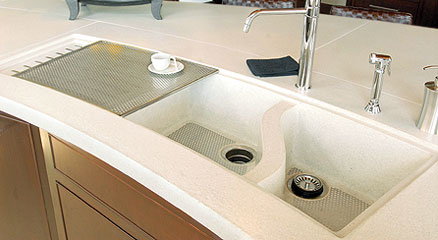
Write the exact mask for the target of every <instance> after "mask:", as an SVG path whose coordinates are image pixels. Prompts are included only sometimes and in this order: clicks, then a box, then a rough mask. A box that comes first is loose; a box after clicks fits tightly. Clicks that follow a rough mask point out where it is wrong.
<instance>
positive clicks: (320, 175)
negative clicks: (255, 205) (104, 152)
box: [126, 73, 436, 237]
mask: <svg viewBox="0 0 438 240" xmlns="http://www.w3.org/2000/svg"><path fill="white" fill-rule="evenodd" d="M126 119H128V120H131V121H133V122H135V123H137V124H140V125H143V126H144V127H146V128H149V129H151V130H153V131H156V132H157V133H159V134H162V135H164V136H167V137H169V138H170V139H171V140H172V141H175V142H176V143H177V144H182V145H184V146H185V147H187V148H188V149H190V150H191V151H194V152H195V153H198V154H201V155H203V156H205V157H206V158H207V159H209V160H212V161H215V162H217V163H218V165H219V166H222V167H225V168H227V169H229V170H230V171H234V172H235V173H237V174H240V175H242V177H244V178H246V179H248V180H249V181H250V182H253V183H254V184H257V185H259V186H260V187H262V188H263V189H265V190H266V191H268V192H271V193H272V194H275V195H276V196H277V197H279V198H281V199H282V200H284V201H285V202H287V203H289V204H290V205H291V206H293V207H295V208H297V209H299V210H300V211H302V212H304V213H305V214H307V215H308V216H309V217H311V218H313V219H314V220H316V221H317V222H319V223H320V224H321V225H322V226H323V227H325V228H326V229H327V230H329V231H331V232H332V233H334V234H335V235H337V236H340V237H342V236H345V235H346V234H348V233H349V232H350V231H351V230H352V229H353V228H354V227H355V226H357V225H358V224H359V223H360V222H362V221H363V220H364V219H366V218H367V217H368V216H370V215H371V214H372V213H374V212H375V211H376V210H377V209H378V208H379V207H381V206H383V205H384V204H385V203H386V202H387V201H389V200H390V199H391V198H392V197H394V196H395V195H396V194H397V193H399V192H400V191H401V190H403V189H404V188H405V187H406V186H407V185H408V184H409V183H410V182H412V181H413V180H414V179H415V178H416V177H418V176H419V175H421V174H422V173H423V172H424V171H425V170H426V169H427V168H428V167H430V166H431V165H432V164H433V163H435V162H436V159H435V156H434V154H433V153H432V152H430V151H428V150H427V149H423V148H422V147H421V146H417V145H415V144H414V143H411V142H409V141H408V140H405V139H402V138H400V137H396V136H392V135H390V134H389V133H387V132H386V131H385V130H384V129H378V128H376V127H374V126H372V124H371V123H369V122H360V121H359V120H357V119H354V118H351V117H350V116H343V115H341V114H339V113H335V112H331V111H329V110H327V109H323V108H321V107H318V106H313V105H310V104H307V103H303V102H300V101H297V100H295V99H293V98H290V97H285V96H282V95H280V94H278V93H275V92H273V91H270V90H267V89H265V88H261V87H259V86H256V85H253V84H251V83H249V82H246V81H243V80H240V79H236V78H233V77H230V76H227V75H224V74H222V73H221V74H216V75H213V76H210V77H208V78H205V79H203V80H201V81H198V82H196V83H194V84H192V85H190V86H188V87H186V88H184V89H183V90H181V91H179V92H177V93H174V94H172V95H170V96H168V97H166V98H164V99H162V100H160V101H158V102H156V103H154V104H152V105H149V106H147V107H145V108H143V109H140V110H138V111H136V112H134V113H132V114H130V115H128V116H126ZM301 174H303V176H308V175H310V176H311V177H315V178H316V179H317V180H319V183H317V185H319V184H320V185H322V186H323V188H324V191H323V193H322V194H321V195H320V196H318V197H316V198H303V197H302V196H298V195H297V194H296V192H294V191H293V190H292V186H291V183H292V182H293V180H294V177H296V176H298V175H301ZM309 183H310V184H312V182H311V181H309ZM314 184H315V183H314ZM307 187H309V185H307ZM315 209H316V210H315Z"/></svg>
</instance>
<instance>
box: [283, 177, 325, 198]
mask: <svg viewBox="0 0 438 240" xmlns="http://www.w3.org/2000/svg"><path fill="white" fill-rule="evenodd" d="M288 187H289V189H290V190H291V191H292V192H293V193H294V194H295V195H297V196H298V197H302V198H316V197H318V196H320V195H321V194H322V193H323V191H324V184H323V182H322V181H321V180H320V179H319V178H317V177H315V176H313V175H310V174H306V173H301V174H298V175H296V176H295V177H293V178H291V179H290V180H289V181H288Z"/></svg>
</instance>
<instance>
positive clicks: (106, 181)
mask: <svg viewBox="0 0 438 240" xmlns="http://www.w3.org/2000/svg"><path fill="white" fill-rule="evenodd" d="M50 141H51V146H52V151H53V161H54V166H55V168H56V169H57V170H58V171H60V172H61V173H62V174H64V175H65V176H67V177H68V178H70V179H72V180H73V181H74V182H76V183H77V184H79V185H80V186H81V187H83V188H84V189H86V190H87V191H89V192H90V193H92V194H93V195H94V196H95V197H96V198H98V199H99V200H100V201H102V202H104V203H105V204H106V205H108V206H109V207H110V208H112V209H113V210H115V211H116V212H118V213H120V214H121V215H122V216H124V217H125V218H126V219H129V220H130V221H131V222H132V223H133V224H135V225H137V226H138V227H140V228H141V229H143V230H144V231H145V232H147V233H148V234H150V235H151V236H153V237H154V238H156V239H193V240H194V239H219V238H218V237H217V236H216V235H214V234H213V233H212V232H211V231H209V230H208V229H207V228H205V227H203V226H202V225H201V224H199V223H197V222H196V221H195V220H193V219H192V218H191V217H190V216H188V215H187V214H185V213H184V212H182V211H181V210H179V209H177V208H176V207H174V206H173V205H171V204H170V203H168V202H167V201H165V200H164V199H162V198H161V197H160V196H158V195H156V194H155V193H153V192H152V191H150V190H149V189H147V188H145V187H144V186H142V185H141V184H139V183H138V182H136V181H134V180H133V179H131V178H129V177H128V176H126V175H124V174H123V173H121V172H120V171H118V170H116V169H114V168H113V167H111V166H109V165H108V164H106V163H104V162H103V161H101V160H100V159H98V158H96V157H94V156H92V155H90V154H88V153H86V152H84V151H82V150H81V149H78V148H77V147H74V146H73V145H71V144H68V143H65V142H63V141H61V140H59V139H57V138H55V137H53V136H50Z"/></svg>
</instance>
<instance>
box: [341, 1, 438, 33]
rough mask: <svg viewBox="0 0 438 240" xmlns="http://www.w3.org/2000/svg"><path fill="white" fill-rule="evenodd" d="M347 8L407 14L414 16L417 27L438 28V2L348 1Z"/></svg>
mask: <svg viewBox="0 0 438 240" xmlns="http://www.w3.org/2000/svg"><path fill="white" fill-rule="evenodd" d="M347 6H354V7H365V8H370V9H376V10H385V11H400V12H407V13H410V14H412V15H413V16H414V24H415V25H421V26H428V27H438V1H437V0H385V1H382V0H347Z"/></svg>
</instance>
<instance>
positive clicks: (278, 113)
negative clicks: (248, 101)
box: [245, 101, 296, 197]
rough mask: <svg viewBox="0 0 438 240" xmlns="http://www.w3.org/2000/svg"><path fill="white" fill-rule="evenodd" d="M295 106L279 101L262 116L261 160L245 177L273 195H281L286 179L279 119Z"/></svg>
mask: <svg viewBox="0 0 438 240" xmlns="http://www.w3.org/2000/svg"><path fill="white" fill-rule="evenodd" d="M295 106H296V105H294V104H292V103H290V102H286V101H281V102H280V103H278V104H276V105H274V106H273V107H271V108H270V109H269V110H268V111H266V112H265V114H263V119H262V124H261V132H262V138H261V141H262V154H263V155H262V158H261V160H260V162H259V164H257V166H256V167H255V168H254V169H252V170H251V171H250V172H248V173H247V174H245V177H246V178H247V179H249V180H250V181H251V182H255V183H257V184H258V185H259V186H261V187H263V188H264V189H266V190H268V191H269V192H271V193H273V194H275V195H276V196H278V197H281V196H282V195H283V187H284V181H285V178H286V146H285V141H284V137H283V133H282V130H281V117H282V116H283V113H284V112H285V111H287V110H289V109H291V108H293V107H295Z"/></svg>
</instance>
